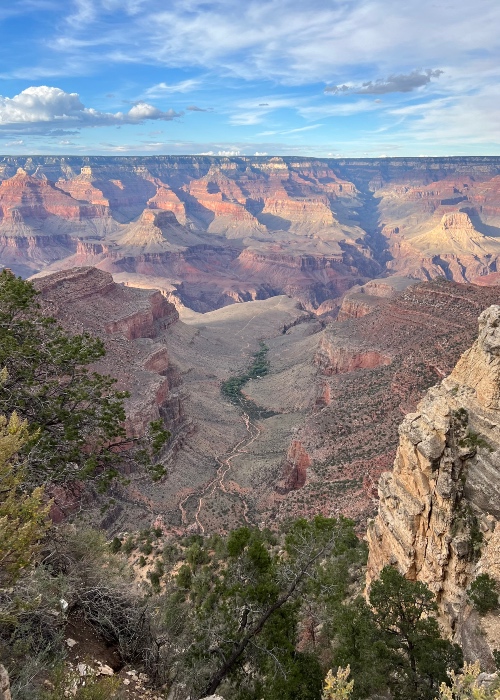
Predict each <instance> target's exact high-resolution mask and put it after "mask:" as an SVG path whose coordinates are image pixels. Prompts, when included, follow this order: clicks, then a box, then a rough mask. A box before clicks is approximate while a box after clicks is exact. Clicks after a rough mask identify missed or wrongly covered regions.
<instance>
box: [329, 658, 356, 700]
mask: <svg viewBox="0 0 500 700" xmlns="http://www.w3.org/2000/svg"><path fill="white" fill-rule="evenodd" d="M350 673H351V669H350V667H349V666H347V668H339V669H338V670H337V673H336V674H335V675H334V674H333V673H332V671H331V670H330V671H328V673H327V675H326V678H325V683H324V687H323V695H322V696H321V698H322V700H349V698H350V697H351V695H352V689H353V686H354V681H352V680H351V681H350V680H348V678H349V675H350Z"/></svg>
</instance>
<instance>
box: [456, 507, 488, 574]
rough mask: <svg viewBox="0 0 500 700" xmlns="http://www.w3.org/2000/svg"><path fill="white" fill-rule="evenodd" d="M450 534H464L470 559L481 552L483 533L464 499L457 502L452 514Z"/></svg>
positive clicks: (472, 559) (476, 557) (474, 558)
mask: <svg viewBox="0 0 500 700" xmlns="http://www.w3.org/2000/svg"><path fill="white" fill-rule="evenodd" d="M451 534H452V535H453V537H457V535H459V534H465V535H466V536H467V542H468V552H467V556H468V558H469V559H470V560H471V561H476V560H477V559H478V558H479V556H480V554H481V547H482V545H483V533H482V532H481V528H480V526H479V521H478V519H477V516H476V514H475V513H474V511H473V510H472V507H471V505H470V504H469V503H467V502H466V501H462V502H460V503H459V505H458V506H457V508H456V509H455V512H454V514H453V522H452V526H451Z"/></svg>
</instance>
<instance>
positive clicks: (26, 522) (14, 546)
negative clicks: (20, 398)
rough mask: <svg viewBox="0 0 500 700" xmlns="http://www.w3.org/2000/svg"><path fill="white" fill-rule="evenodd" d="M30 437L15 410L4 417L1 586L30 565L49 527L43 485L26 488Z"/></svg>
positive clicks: (0, 426) (0, 423) (0, 422)
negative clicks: (23, 456) (24, 457)
mask: <svg viewBox="0 0 500 700" xmlns="http://www.w3.org/2000/svg"><path fill="white" fill-rule="evenodd" d="M28 439H29V432H28V428H27V425H26V423H22V422H21V421H20V420H19V418H18V417H17V415H16V414H15V413H13V414H12V416H11V417H10V420H8V421H7V419H6V418H5V417H4V416H0V484H1V489H0V585H10V584H12V583H14V582H15V581H16V580H17V578H18V577H19V575H20V574H21V572H22V571H23V569H26V568H27V567H28V566H29V564H30V563H31V562H32V560H33V557H34V555H35V553H36V551H37V549H38V543H39V541H40V540H41V539H42V537H43V536H44V535H45V533H46V531H47V530H48V527H49V525H48V520H47V517H48V512H49V505H47V504H46V503H45V502H44V501H45V499H44V491H43V488H42V487H38V488H35V489H34V490H33V491H32V492H31V493H29V492H28V493H26V491H25V488H24V481H25V476H26V468H25V465H24V463H23V462H21V461H19V458H18V455H19V452H20V450H21V449H22V448H23V446H24V444H25V443H26V442H27V440H28Z"/></svg>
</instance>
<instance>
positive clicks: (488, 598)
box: [467, 574, 498, 615]
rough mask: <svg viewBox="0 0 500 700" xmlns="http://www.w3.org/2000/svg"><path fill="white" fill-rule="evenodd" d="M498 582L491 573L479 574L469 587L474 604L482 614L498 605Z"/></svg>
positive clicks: (469, 594) (468, 593)
mask: <svg viewBox="0 0 500 700" xmlns="http://www.w3.org/2000/svg"><path fill="white" fill-rule="evenodd" d="M496 586H497V582H496V581H495V579H494V578H492V577H491V576H490V575H489V574H479V576H477V578H476V579H475V580H474V581H473V582H472V583H471V585H470V586H469V588H468V589H467V595H468V596H469V600H470V602H471V603H472V605H473V606H474V607H475V608H476V610H477V611H478V613H479V614H480V615H485V614H486V613H487V612H490V610H495V609H496V608H497V607H498V593H497V591H496Z"/></svg>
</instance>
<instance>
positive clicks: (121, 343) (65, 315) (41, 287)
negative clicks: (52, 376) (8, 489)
mask: <svg viewBox="0 0 500 700" xmlns="http://www.w3.org/2000/svg"><path fill="white" fill-rule="evenodd" d="M35 286H36V287H37V289H38V291H39V292H40V303H41V305H42V308H43V310H44V311H45V312H46V313H48V314H50V315H51V316H55V317H56V318H57V319H58V320H59V321H60V322H61V323H62V324H63V325H64V326H65V327H67V328H68V329H69V330H71V331H72V332H78V333H81V332H82V331H83V330H86V331H90V332H91V333H92V334H94V335H98V336H100V337H101V338H102V340H103V342H104V344H105V346H106V357H105V358H104V359H103V360H102V361H100V362H98V363H96V367H95V368H96V369H97V371H99V372H102V373H105V374H111V375H112V376H114V377H115V378H116V379H117V380H118V384H117V386H118V388H119V389H120V390H126V391H128V392H129V393H130V398H129V399H127V402H126V408H127V416H128V418H127V426H126V427H127V430H128V433H129V434H130V435H133V436H138V435H142V434H143V433H144V431H145V430H146V428H147V426H148V424H149V423H150V422H151V421H152V420H156V419H158V418H159V417H160V416H161V417H163V419H164V420H165V422H166V424H167V427H168V428H169V429H170V430H171V431H173V432H175V431H176V430H177V429H178V428H179V426H180V425H181V424H182V420H183V409H182V403H181V401H180V396H179V392H178V387H179V384H180V376H179V374H178V372H177V371H176V368H175V367H174V366H172V364H171V362H170V359H169V354H168V347H167V346H166V345H165V343H164V340H163V338H164V336H165V334H168V329H169V328H170V326H172V325H173V324H175V323H176V322H177V321H178V318H179V315H178V312H177V310H176V309H175V307H174V306H173V305H172V304H170V303H169V302H168V301H167V300H166V299H165V297H164V296H163V295H162V294H161V293H160V292H158V291H155V290H147V291H145V290H144V291H143V290H139V289H133V288H128V287H124V286H122V285H118V284H116V283H115V282H113V278H112V276H111V275H110V274H109V273H107V272H103V271H102V270H98V269H96V268H93V267H86V268H85V267H84V268H74V269H72V270H68V271H63V272H58V273H55V274H53V275H48V276H46V277H42V278H39V279H36V280H35Z"/></svg>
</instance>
